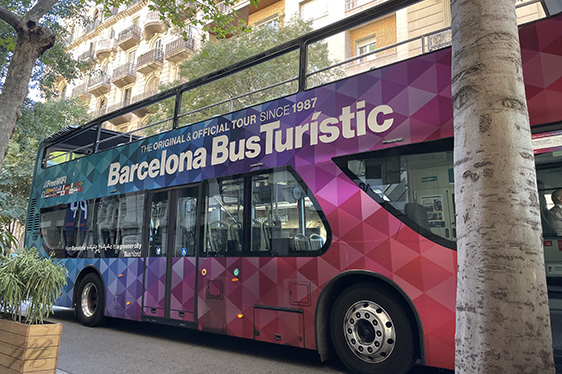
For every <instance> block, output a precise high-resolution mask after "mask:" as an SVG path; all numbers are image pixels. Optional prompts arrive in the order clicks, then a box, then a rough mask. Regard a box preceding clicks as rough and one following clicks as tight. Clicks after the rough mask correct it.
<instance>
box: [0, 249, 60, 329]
mask: <svg viewBox="0 0 562 374" xmlns="http://www.w3.org/2000/svg"><path fill="white" fill-rule="evenodd" d="M67 273H68V271H67V270H66V268H65V267H64V266H62V265H60V264H57V263H55V262H54V261H53V259H52V258H50V257H48V258H47V257H41V256H40V255H39V253H38V251H37V249H35V248H31V249H25V250H20V251H17V252H16V254H15V255H12V256H6V255H3V256H1V257H0V311H1V312H0V316H1V317H2V318H5V319H10V320H12V321H17V322H26V323H29V324H42V323H43V321H44V319H45V318H46V317H48V315H49V314H50V313H51V312H52V310H53V305H54V303H55V300H56V299H57V297H58V295H59V293H60V292H61V290H62V287H63V286H64V285H65V284H66V275H67ZM26 303H27V307H25V306H24V305H25V304H26ZM24 309H25V310H24Z"/></svg>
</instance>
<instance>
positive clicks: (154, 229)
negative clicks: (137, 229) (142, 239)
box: [148, 191, 169, 257]
mask: <svg viewBox="0 0 562 374" xmlns="http://www.w3.org/2000/svg"><path fill="white" fill-rule="evenodd" d="M168 204H169V200H168V191H166V192H159V193H155V194H154V195H153V196H152V201H151V203H150V234H149V239H148V255H149V256H150V257H166V253H167V248H166V245H167V242H168Z"/></svg>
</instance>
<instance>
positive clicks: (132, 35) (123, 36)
mask: <svg viewBox="0 0 562 374" xmlns="http://www.w3.org/2000/svg"><path fill="white" fill-rule="evenodd" d="M140 40H141V29H140V27H139V26H137V25H132V26H130V27H127V28H126V29H125V30H123V31H121V32H120V33H119V36H118V38H117V44H118V45H119V47H120V48H121V49H123V50H127V49H129V48H131V47H133V46H135V45H137V44H139V43H140Z"/></svg>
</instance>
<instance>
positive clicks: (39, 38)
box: [0, 18, 55, 168]
mask: <svg viewBox="0 0 562 374" xmlns="http://www.w3.org/2000/svg"><path fill="white" fill-rule="evenodd" d="M14 28H15V29H16V32H17V35H18V38H17V43H16V47H15V50H14V54H13V56H12V60H11V61H10V65H9V67H8V73H7V75H6V80H5V81H4V86H3V87H2V92H1V93H0V134H2V136H1V137H0V168H2V164H3V163H4V157H5V156H6V152H7V151H8V142H9V141H10V138H11V137H12V134H13V132H14V130H15V128H16V122H17V120H18V119H19V118H20V117H21V106H22V104H23V101H24V100H25V97H26V96H27V92H28V84H29V81H30V78H31V73H32V72H33V67H34V66H35V62H36V61H37V59H38V58H39V57H40V56H41V55H42V54H43V53H44V52H45V51H46V50H47V49H49V48H51V47H52V46H53V45H54V42H55V35H54V34H53V32H52V31H51V30H49V29H47V28H45V27H42V26H39V25H38V24H37V23H36V22H35V21H33V20H29V19H26V18H24V19H22V20H21V21H20V22H19V23H18V24H17V25H16V27H14Z"/></svg>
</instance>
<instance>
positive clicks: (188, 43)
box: [164, 38, 195, 56]
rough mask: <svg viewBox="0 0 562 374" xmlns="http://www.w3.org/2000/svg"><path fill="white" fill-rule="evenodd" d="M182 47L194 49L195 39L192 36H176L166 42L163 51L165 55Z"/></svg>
mask: <svg viewBox="0 0 562 374" xmlns="http://www.w3.org/2000/svg"><path fill="white" fill-rule="evenodd" d="M182 49H190V50H192V51H193V50H194V49H195V40H194V39H193V38H189V39H187V40H185V39H184V38H178V39H176V40H174V41H173V42H170V43H168V44H166V52H165V53H164V54H165V55H166V56H168V55H170V54H173V53H175V52H177V51H179V50H182Z"/></svg>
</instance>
